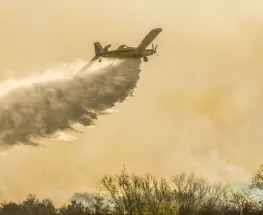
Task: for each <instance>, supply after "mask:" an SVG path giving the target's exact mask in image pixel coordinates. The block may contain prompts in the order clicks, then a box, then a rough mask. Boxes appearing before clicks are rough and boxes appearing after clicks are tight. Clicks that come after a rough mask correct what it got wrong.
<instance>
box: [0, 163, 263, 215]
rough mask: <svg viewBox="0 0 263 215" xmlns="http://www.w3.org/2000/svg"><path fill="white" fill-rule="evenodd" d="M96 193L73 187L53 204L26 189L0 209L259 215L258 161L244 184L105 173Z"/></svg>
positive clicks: (45, 214) (31, 213)
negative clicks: (74, 191) (66, 198)
mask: <svg viewBox="0 0 263 215" xmlns="http://www.w3.org/2000/svg"><path fill="white" fill-rule="evenodd" d="M101 185H102V190H100V191H99V192H98V193H96V194H90V193H77V194H75V195H74V196H73V198H72V200H71V201H70V202H69V203H68V204H66V205H63V206H62V207H60V208H56V207H55V206H54V204H53V202H52V201H51V200H48V199H46V200H39V199H38V198H36V196H34V195H29V196H28V197H27V198H26V200H24V201H23V202H20V203H16V202H4V203H2V204H1V207H0V214H1V215H260V214H261V215H263V204H262V202H261V200H262V198H263V196H262V197H260V196H259V197H257V198H255V197H253V195H252V192H253V190H255V189H258V190H263V165H262V166H261V167H260V168H259V170H258V171H257V172H256V173H255V174H254V175H253V177H252V179H251V185H250V187H249V188H248V189H244V190H234V189H232V188H231V187H230V186H225V185H222V184H220V183H209V182H208V181H206V180H205V179H203V178H200V177H197V176H195V175H194V174H186V173H181V174H178V175H176V176H175V177H174V178H173V180H172V182H171V183H170V184H169V183H168V182H167V180H165V179H162V178H161V179H157V178H155V177H154V176H152V175H149V174H146V175H135V174H128V173H127V172H126V171H125V170H122V171H121V172H120V173H119V174H117V175H114V176H111V175H105V176H104V177H102V179H101Z"/></svg>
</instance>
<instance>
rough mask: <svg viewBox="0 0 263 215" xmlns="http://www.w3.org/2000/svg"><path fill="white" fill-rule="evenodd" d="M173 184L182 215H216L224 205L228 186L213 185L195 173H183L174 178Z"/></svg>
mask: <svg viewBox="0 0 263 215" xmlns="http://www.w3.org/2000/svg"><path fill="white" fill-rule="evenodd" d="M173 184H174V186H175V188H174V190H173V195H174V199H175V201H176V203H177V204H178V208H179V214H180V215H191V214H216V213H215V212H216V209H217V208H220V207H222V206H223V205H224V196H225V195H226V193H227V186H223V185H222V184H220V183H216V184H212V185H211V184H209V183H208V182H207V181H205V180H204V179H203V178H201V177H196V176H195V175H194V174H193V173H192V174H187V173H181V174H178V175H177V176H175V177H174V178H173Z"/></svg>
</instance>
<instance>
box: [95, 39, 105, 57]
mask: <svg viewBox="0 0 263 215" xmlns="http://www.w3.org/2000/svg"><path fill="white" fill-rule="evenodd" d="M94 49H95V55H98V54H99V53H100V52H101V51H102V50H103V47H102V46H101V44H100V43H99V42H96V43H94Z"/></svg>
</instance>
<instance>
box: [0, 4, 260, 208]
mask: <svg viewBox="0 0 263 215" xmlns="http://www.w3.org/2000/svg"><path fill="white" fill-rule="evenodd" d="M262 11H263V2H262V1H261V0H253V1H245V0H227V1H226V0H221V1H212V0H200V1H195V0H192V1H190V0H162V1H160V0H143V1H142V0H133V1H131V0H111V1H106V0H104V1H103V0H96V1H95V0H94V1H90V0H77V1H72V0H45V1H44V0H43V1H34V0H24V1H20V0H0V26H1V34H0V78H1V80H3V81H4V80H6V79H15V78H18V77H19V78H20V77H26V76H27V75H30V74H33V73H34V72H39V71H43V70H44V69H46V68H50V67H52V65H54V64H57V63H60V62H68V63H70V62H73V61H74V60H76V59H86V60H87V61H88V60H90V59H91V58H92V57H93V54H94V50H93V43H94V42H95V41H100V42H101V43H102V45H107V44H112V48H114V47H117V46H118V45H120V44H124V43H125V44H127V45H130V46H136V45H138V43H139V42H140V41H141V39H142V38H143V37H144V36H145V34H147V33H148V31H149V30H151V29H152V28H156V27H161V28H163V32H162V33H161V34H160V35H159V36H158V37H157V39H156V41H154V43H155V44H158V45H159V47H158V53H159V56H158V57H156V56H152V57H150V58H149V62H148V63H143V65H142V73H141V79H140V80H139V83H138V88H137V89H136V92H135V96H134V97H132V98H129V99H128V100H127V101H126V102H125V103H123V104H118V105H117V106H116V108H115V109H116V110H118V111H119V113H114V114H112V115H109V116H101V117H100V118H99V120H98V121H97V126H96V127H95V128H86V129H83V133H81V134H74V135H75V136H76V137H77V139H75V140H72V141H70V142H63V141H61V142H50V143H49V144H47V146H45V147H39V148H32V147H24V146H21V147H14V148H13V149H12V150H9V151H7V153H4V154H2V155H1V156H0V160H1V161H0V172H1V177H0V198H1V199H13V200H19V199H23V198H24V196H25V195H26V194H27V193H35V194H37V195H38V196H39V197H50V198H52V199H54V200H55V201H56V202H57V203H62V202H65V201H67V200H68V199H69V198H70V197H71V195H72V194H73V193H74V192H82V191H86V190H87V189H88V190H89V189H92V188H94V187H96V185H97V184H98V182H99V179H100V178H101V176H102V175H104V174H105V173H112V174H114V173H116V172H118V171H119V170H121V168H122V165H125V166H126V168H127V170H128V171H130V172H135V173H146V172H147V173H152V174H154V175H156V176H162V177H167V178H170V177H172V176H173V175H175V174H177V173H178V172H180V171H194V172H196V173H197V174H201V175H203V176H204V177H206V178H208V179H210V180H223V181H228V182H230V183H243V182H245V181H247V180H248V178H249V176H250V174H251V173H253V171H255V170H256V169H257V168H258V166H259V165H260V164H261V163H263V160H262V150H263V144H262V143H263V75H262V73H263V60H262V57H263V39H262V38H263V27H262V26H263V13H262Z"/></svg>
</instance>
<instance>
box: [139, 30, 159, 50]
mask: <svg viewBox="0 0 263 215" xmlns="http://www.w3.org/2000/svg"><path fill="white" fill-rule="evenodd" d="M161 31H162V29H161V28H156V29H153V30H151V31H150V32H149V33H148V34H147V35H146V37H145V38H144V39H143V40H142V42H141V44H140V45H139V46H138V47H137V50H138V51H139V52H142V51H143V50H144V49H145V48H146V47H147V46H148V45H150V43H151V42H152V41H153V40H154V39H155V37H157V35H158V34H159V33H160V32H161Z"/></svg>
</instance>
